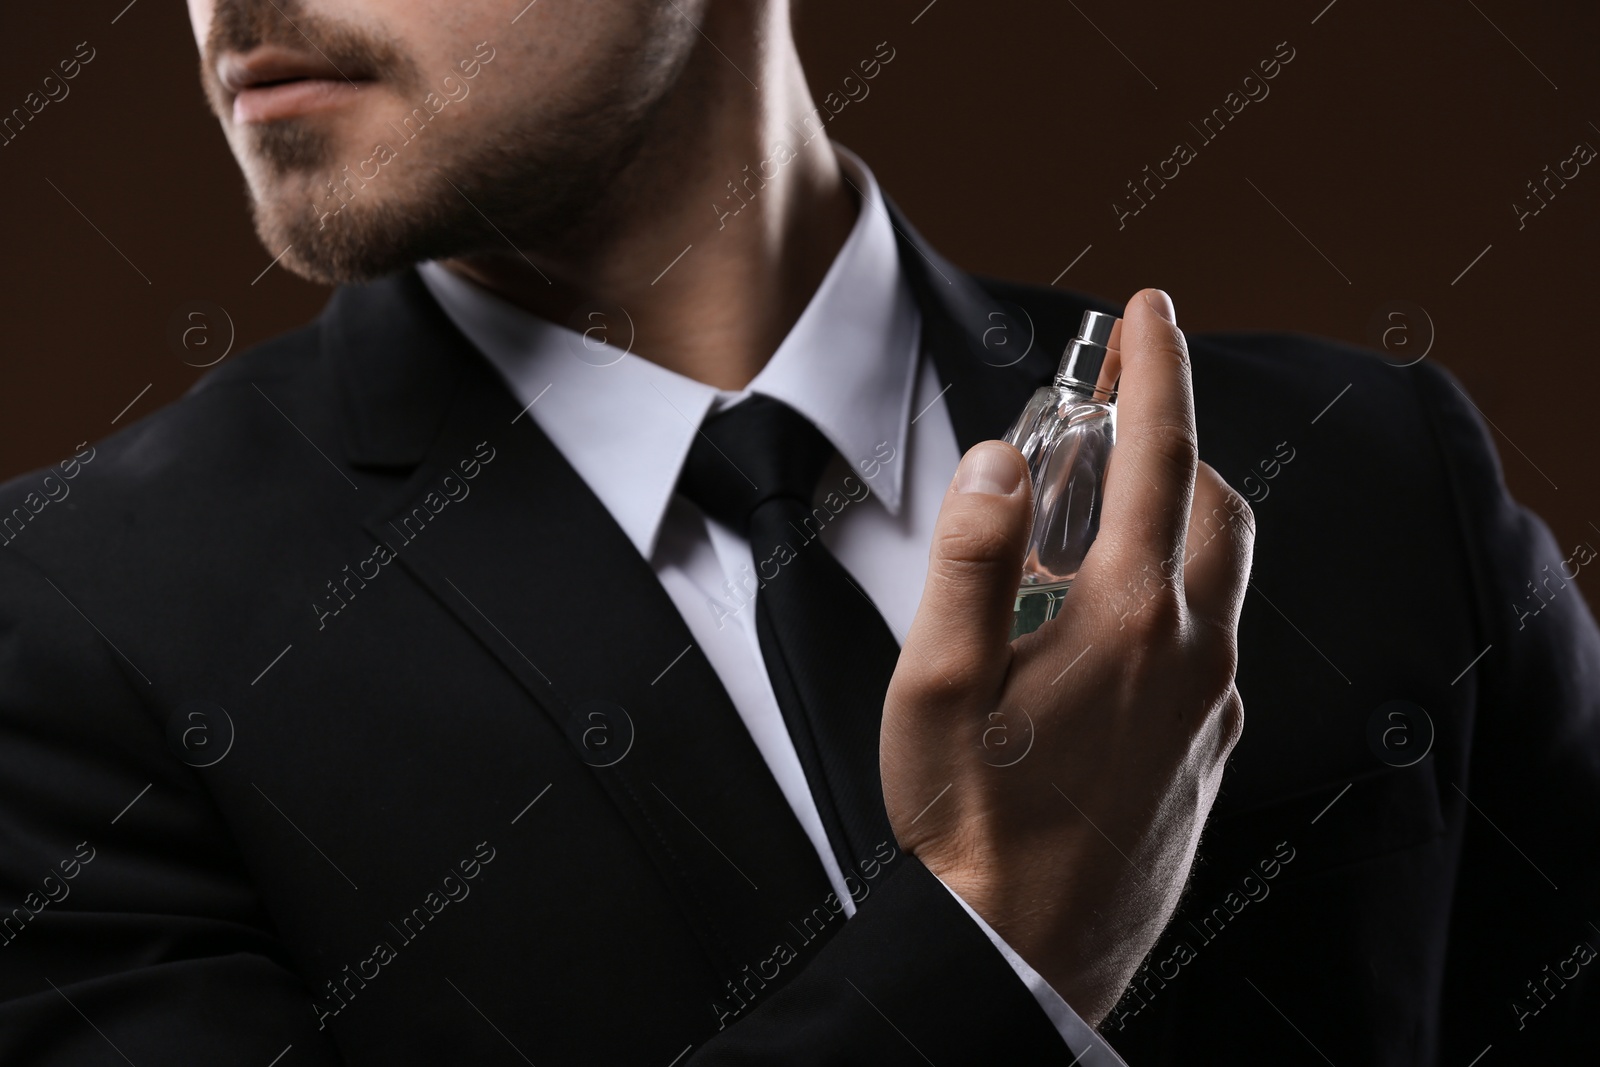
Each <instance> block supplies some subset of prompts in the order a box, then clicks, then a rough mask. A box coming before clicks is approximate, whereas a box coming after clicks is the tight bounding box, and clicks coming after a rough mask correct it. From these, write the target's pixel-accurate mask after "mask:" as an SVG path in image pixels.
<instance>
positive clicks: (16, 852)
mask: <svg viewBox="0 0 1600 1067" xmlns="http://www.w3.org/2000/svg"><path fill="white" fill-rule="evenodd" d="M147 685H148V683H147V682H145V681H144V680H143V677H142V676H141V675H140V673H139V671H138V668H137V667H136V666H135V665H133V664H130V663H128V662H127V661H125V660H123V659H122V658H121V656H120V654H119V653H118V652H117V651H116V650H115V649H114V648H113V647H112V646H111V645H110V644H109V643H108V642H107V640H106V639H105V638H103V637H102V636H101V635H100V634H99V632H97V630H96V629H95V624H94V621H93V620H90V619H88V618H86V617H84V616H83V615H82V614H81V613H79V611H78V610H77V608H76V607H74V606H73V604H72V603H71V602H70V601H69V600H68V598H67V593H66V592H64V591H63V590H61V589H60V588H58V587H57V586H56V585H55V584H54V583H53V582H52V581H51V580H50V579H49V578H48V577H47V576H45V575H44V574H41V573H40V572H38V571H37V570H35V569H34V568H33V567H32V566H31V565H30V564H29V563H28V562H27V561H25V560H24V559H22V558H21V557H20V556H19V555H18V554H17V551H16V550H15V549H14V548H12V547H9V546H7V547H4V548H0V1063H5V1064H14V1065H17V1067H24V1065H30V1067H31V1065H41V1067H42V1065H50V1067H55V1065H60V1067H68V1065H78V1064H85V1063H120V1062H123V1061H128V1062H132V1063H139V1064H144V1063H174V1062H183V1063H259V1064H261V1065H263V1067H265V1065H266V1064H269V1063H271V1062H273V1060H274V1057H276V1056H279V1055H280V1054H281V1053H283V1052H284V1051H285V1049H287V1048H288V1047H289V1046H291V1045H292V1046H293V1049H294V1052H293V1058H292V1062H293V1063H295V1064H296V1065H305V1064H313V1065H319V1067H332V1065H336V1064H338V1063H339V1062H340V1059H339V1056H338V1054H337V1052H336V1051H335V1049H334V1046H333V1043H332V1041H331V1040H330V1039H329V1038H328V1036H327V1035H326V1033H318V1032H317V1029H316V1026H315V1018H314V1015H313V1013H312V1011H311V1008H310V996H309V994H308V993H307V991H306V990H305V989H304V987H303V986H302V985H301V983H300V981H299V980H298V979H297V978H296V977H295V976H294V974H293V973H292V971H291V969H290V968H289V966H288V965H287V962H286V961H285V960H283V959H282V958H281V955H280V950H279V948H278V942H277V939H276V938H275V936H274V934H273V931H272V929H271V924H270V922H269V920H268V919H267V916H266V915H265V914H264V912H263V910H262V908H261V905H260V903H259V900H258V899H257V897H256V894H255V893H254V891H253V890H252V888H251V883H250V880H249V878H248V876H247V873H246V872H245V870H244V868H243V864H242V863H241V861H240V858H239V856H238V854H237V852H236V851H235V849H234V847H233V845H232V843H231V839H230V837H229V834H228V832H227V829H226V827H225V826H224V825H223V823H222V820H221V819H220V818H219V817H218V815H217V813H216V811H215V809H214V808H213V807H212V806H211V804H210V802H209V800H208V798H207V796H206V794H205V793H204V792H203V791H202V790H201V789H200V787H199V783H198V780H197V778H196V777H195V772H194V771H193V770H192V769H191V768H190V767H189V766H188V765H186V764H185V762H184V760H183V759H181V758H180V756H181V754H182V752H183V749H182V748H181V747H176V746H171V745H169V744H168V743H167V741H166V739H165V738H164V736H163V728H162V725H161V724H159V723H157V722H156V721H155V719H154V718H153V717H152V715H151V713H150V711H149V709H148V708H147V706H146V702H145V700H144V697H143V694H142V693H141V690H143V689H144V688H145V687H146V686H147ZM286 1062H291V1061H286Z"/></svg>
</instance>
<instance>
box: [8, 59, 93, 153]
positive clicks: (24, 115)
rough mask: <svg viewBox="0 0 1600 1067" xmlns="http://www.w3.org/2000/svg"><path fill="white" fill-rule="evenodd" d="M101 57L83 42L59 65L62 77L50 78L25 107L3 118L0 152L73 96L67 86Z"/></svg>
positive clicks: (32, 92)
mask: <svg viewBox="0 0 1600 1067" xmlns="http://www.w3.org/2000/svg"><path fill="white" fill-rule="evenodd" d="M85 50H87V54H86V53H85ZM97 54H98V53H97V52H96V51H95V50H94V48H93V47H92V46H90V44H89V42H88V41H79V42H78V46H77V48H75V49H73V52H72V55H71V56H69V57H68V58H66V59H63V60H61V61H60V62H59V63H57V64H56V66H57V67H58V68H59V69H60V71H61V73H60V74H59V75H58V74H56V72H55V71H51V72H50V73H49V74H46V75H45V76H44V78H43V80H42V81H40V83H39V88H38V89H30V90H29V91H28V94H27V95H26V96H24V97H23V98H22V103H21V105H19V106H17V107H14V108H12V109H11V111H10V113H9V114H7V115H5V116H0V148H5V147H6V146H8V145H10V144H11V142H12V141H15V140H16V139H17V138H18V137H21V136H22V131H23V130H25V129H27V128H28V124H29V123H30V122H32V121H33V120H34V119H36V118H38V117H39V115H40V113H41V112H43V111H44V109H45V108H47V107H49V106H50V105H51V104H53V103H54V104H59V103H60V102H61V101H63V100H65V99H66V98H67V96H68V95H69V94H70V93H71V92H72V86H70V85H68V84H67V82H69V81H71V80H72V79H73V78H76V77H77V76H78V75H79V74H81V73H82V72H83V68H84V67H86V66H88V65H89V64H90V63H92V62H93V61H94V57H95V56H96V55H97ZM41 90H42V92H41Z"/></svg>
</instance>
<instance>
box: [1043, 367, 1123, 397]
mask: <svg viewBox="0 0 1600 1067" xmlns="http://www.w3.org/2000/svg"><path fill="white" fill-rule="evenodd" d="M1054 384H1055V387H1056V388H1057V389H1064V390H1066V391H1067V392H1069V393H1071V394H1072V395H1073V396H1075V397H1078V398H1079V399H1081V400H1085V401H1094V402H1096V403H1101V404H1115V403H1116V402H1117V389H1116V386H1115V385H1114V384H1113V385H1112V386H1111V388H1109V389H1105V388H1102V387H1100V386H1098V385H1095V384H1093V383H1090V382H1085V381H1083V380H1082V379H1079V378H1074V377H1072V376H1071V375H1069V374H1067V372H1066V370H1065V369H1062V370H1060V371H1057V372H1056V377H1055V383H1054Z"/></svg>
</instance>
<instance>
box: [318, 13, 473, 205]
mask: <svg viewBox="0 0 1600 1067" xmlns="http://www.w3.org/2000/svg"><path fill="white" fill-rule="evenodd" d="M494 57H495V50H494V46H493V45H491V44H490V43H489V42H488V41H480V42H478V44H477V46H476V47H475V48H474V49H473V50H472V56H471V58H468V59H463V60H460V61H458V62H457V63H456V68H457V69H458V70H460V71H461V78H460V79H458V78H457V77H456V76H455V75H454V74H446V75H445V76H444V77H443V78H442V79H441V80H440V82H439V88H440V89H441V90H442V91H443V93H444V95H443V96H440V95H439V94H438V93H437V92H434V91H433V90H431V89H430V90H429V91H428V95H427V96H425V97H423V98H422V102H421V103H420V104H419V105H418V106H416V107H414V108H412V109H411V111H410V113H409V114H407V115H406V116H405V117H403V118H402V119H401V120H400V121H399V123H398V124H397V123H395V122H394V121H393V120H390V122H389V128H390V129H391V130H393V131H394V132H395V135H396V138H397V139H396V140H395V141H393V142H392V143H391V142H389V141H379V142H378V143H377V144H376V145H374V146H373V149H372V154H371V155H370V156H368V157H367V158H366V159H363V160H362V161H361V162H359V163H357V164H356V165H355V171H354V172H352V171H351V169H350V167H349V165H348V164H347V165H346V166H345V167H344V169H343V171H341V174H342V175H343V177H342V178H338V180H335V179H332V178H330V179H329V180H328V183H327V188H328V191H327V192H326V193H324V194H323V196H322V199H321V200H320V201H318V202H317V203H313V204H312V205H311V213H312V214H313V215H315V216H316V217H317V228H318V229H319V230H322V229H327V227H328V220H329V219H330V218H333V217H335V216H337V215H338V214H339V213H340V212H341V211H343V210H344V209H345V207H346V206H348V205H349V203H350V202H351V201H352V200H354V199H355V198H356V196H357V194H359V193H360V192H361V191H362V190H363V189H365V188H366V187H367V182H370V181H373V180H375V179H376V178H377V177H378V175H380V174H382V173H383V168H384V167H386V166H388V165H389V164H390V163H392V162H394V161H395V160H396V159H399V158H400V151H399V149H401V148H404V147H405V146H406V145H408V144H410V143H411V142H412V141H415V140H416V139H417V138H418V137H421V136H422V135H423V133H425V132H426V131H427V129H428V123H430V122H432V121H433V120H434V119H435V118H436V117H438V116H439V114H440V113H442V112H443V111H444V109H445V108H447V107H449V106H450V105H451V104H452V103H460V102H461V101H463V100H465V99H466V98H467V95H468V94H469V93H471V92H472V86H471V85H469V84H468V82H470V81H471V80H472V79H473V78H476V77H477V76H478V75H479V74H481V73H483V66H484V64H486V63H490V62H492V61H493V60H494ZM462 79H465V80H462ZM396 146H398V147H396ZM330 197H332V198H333V199H334V200H335V201H337V202H338V203H337V206H335V207H325V206H324V205H326V204H327V203H328V200H329V198H330Z"/></svg>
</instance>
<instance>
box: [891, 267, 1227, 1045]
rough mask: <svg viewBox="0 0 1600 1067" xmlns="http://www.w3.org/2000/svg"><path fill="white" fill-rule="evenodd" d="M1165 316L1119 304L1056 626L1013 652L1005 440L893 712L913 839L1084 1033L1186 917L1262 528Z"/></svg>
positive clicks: (908, 654)
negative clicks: (1101, 419) (1084, 547)
mask: <svg viewBox="0 0 1600 1067" xmlns="http://www.w3.org/2000/svg"><path fill="white" fill-rule="evenodd" d="M1172 319H1173V314H1172V304H1171V301H1170V300H1168V299H1167V297H1166V294H1164V293H1162V292H1161V291H1160V290H1157V289H1146V290H1143V291H1141V292H1139V293H1137V294H1135V295H1134V297H1133V299H1132V300H1131V301H1129V302H1128V306H1127V310H1126V311H1125V313H1124V318H1123V322H1122V323H1121V355H1122V368H1123V369H1122V382H1121V397H1122V399H1121V401H1120V405H1119V406H1120V412H1119V415H1118V419H1119V440H1118V442H1117V446H1116V448H1115V450H1114V451H1113V454H1112V459H1111V465H1110V468H1109V470H1108V472H1107V486H1106V501H1105V510H1104V514H1103V517H1102V521H1101V524H1100V533H1099V536H1098V538H1097V539H1096V541H1095V543H1094V545H1093V547H1092V548H1091V549H1090V551H1089V554H1088V557H1087V559H1086V560H1085V561H1084V565H1083V568H1082V570H1081V571H1080V572H1079V574H1078V577H1077V579H1076V581H1074V583H1073V585H1072V588H1071V590H1070V592H1069V593H1068V595H1067V598H1066V602H1065V603H1064V604H1063V605H1062V609H1061V615H1060V617H1059V618H1057V619H1055V620H1054V621H1052V622H1049V623H1046V624H1045V625H1044V626H1043V627H1042V628H1040V629H1039V630H1038V631H1037V632H1035V633H1032V634H1028V635H1026V636H1024V637H1022V638H1019V639H1018V640H1017V641H1015V642H1009V641H1008V640H1007V637H1008V634H1009V632H1010V625H1011V611H1012V602H1013V600H1014V598H1015V596H1016V591H1017V585H1018V582H1019V581H1020V579H1021V566H1022V555H1023V551H1024V549H1025V546H1026V543H1027V536H1028V530H1029V525H1030V522H1031V518H1032V503H1033V501H1032V492H1031V488H1030V486H1029V483H1028V478H1027V471H1026V467H1025V464H1024V462H1023V460H1022V457H1021V455H1020V454H1018V453H1017V451H1016V450H1015V449H1013V448H1011V446H1009V445H1006V444H1003V443H1001V442H998V441H989V442H985V443H983V444H980V445H977V446H976V447H974V448H973V449H972V450H971V451H970V452H968V453H967V455H966V456H965V457H964V458H963V459H962V461H961V466H960V468H959V469H958V470H957V472H956V477H955V480H954V482H953V483H952V485H951V487H950V490H949V492H948V493H947V495H946V497H945V502H944V507H943V510H942V512H941V513H940V516H939V523H938V526H937V528H936V530H935V532H934V539H933V545H932V549H931V552H930V558H929V567H928V578H927V585H926V587H925V589H924V591H923V596H922V604H921V606H920V607H919V608H918V611H917V617H916V620H915V622H914V623H913V624H912V627H911V632H910V634H909V635H908V636H907V639H906V644H905V648H904V649H903V650H902V652H901V655H900V661H899V665H898V666H897V668H896V670H895V674H894V679H893V681H892V682H891V683H890V685H889V693H888V698H887V701H886V703H885V705H884V713H883V743H882V750H881V751H882V754H881V760H882V771H883V789H884V796H885V800H886V802H887V805H888V809H889V818H890V821H891V822H892V824H893V826H894V831H895V836H896V837H897V838H899V841H900V844H901V846H902V847H904V848H905V849H906V850H907V851H909V852H911V853H912V854H914V855H916V856H917V857H918V858H919V859H921V860H922V862H923V863H924V864H926V865H927V867H928V868H929V869H930V870H931V871H933V873H934V874H936V875H938V876H939V878H940V879H942V880H943V881H944V882H945V884H946V885H948V886H949V887H950V888H951V889H953V890H955V892H957V893H959V894H960V895H961V898H962V899H963V900H965V901H966V902H967V903H968V904H969V905H970V906H971V907H972V908H973V909H974V910H975V911H977V912H978V914H980V915H982V916H983V917H984V919H985V921H987V922H988V923H989V925H991V926H992V927H994V929H995V931H996V932H998V933H999V934H1000V936H1001V937H1003V938H1004V939H1005V940H1006V942H1007V943H1008V944H1010V945H1011V946H1012V947H1013V948H1014V949H1016V951H1017V952H1018V953H1019V954H1021V956H1022V957H1023V958H1024V959H1025V960H1027V961H1028V963H1029V964H1030V965H1031V966H1033V968H1034V969H1035V970H1037V971H1038V972H1039V973H1040V974H1041V975H1042V976H1043V977H1044V978H1045V980H1046V981H1048V982H1049V983H1050V984H1051V985H1052V986H1053V987H1054V988H1055V989H1056V991H1057V992H1059V993H1060V994H1061V995H1062V996H1063V997H1064V998H1065V999H1066V1000H1067V1002H1068V1003H1069V1004H1071V1005H1072V1007H1073V1009H1074V1010H1075V1011H1076V1012H1077V1013H1078V1015H1079V1016H1080V1017H1082V1018H1083V1019H1084V1020H1085V1021H1087V1022H1088V1023H1089V1024H1090V1025H1095V1024H1097V1023H1098V1022H1099V1021H1100V1020H1101V1019H1103V1018H1104V1017H1105V1015H1106V1014H1107V1013H1108V1012H1109V1011H1110V1010H1111V1008H1112V1007H1113V1006H1114V1005H1115V1004H1116V1001H1117V998H1118V997H1119V996H1120V995H1121V993H1122V991H1123V989H1124V988H1125V987H1126V985H1127V983H1128V981H1129V980H1130V979H1131V978H1132V976H1133V973H1134V971H1135V969H1136V968H1137V967H1138V965H1139V962H1140V960H1142V959H1143V958H1144V956H1145V954H1146V953H1147V952H1148V951H1149V950H1150V948H1151V947H1152V946H1153V945H1154V943H1155V941H1156V938H1157V936H1158V935H1159V934H1160V932H1161V929H1162V927H1163V926H1165V925H1166V923H1167V921H1168V919H1169V918H1170V917H1171V915H1172V912H1173V910H1174V909H1175V908H1176V906H1177V903H1178V898H1179V895H1180V893H1181V892H1182V890H1183V886H1184V882H1185V879H1186V878H1187V876H1188V872H1189V867H1190V865H1191V863H1192V862H1193V860H1194V853H1195V846H1196V844H1197V843H1198V841H1199V838H1200V831H1201V828H1202V826H1203V825H1204V823H1205V819H1206V815H1207V814H1208V813H1209V811H1210V810H1211V805H1212V802H1213V801H1214V800H1215V799H1216V795H1217V786H1218V782H1219V781H1220V779H1221V776H1222V767H1223V763H1224V761H1225V760H1226V758H1227V756H1228V753H1229V752H1230V751H1231V750H1232V748H1233V746H1234V743H1235V742H1236V741H1237V740H1238V738H1239V733H1240V731H1241V729H1242V728H1243V722H1244V717H1243V704H1242V702H1241V701H1240V698H1239V692H1238V690H1237V689H1236V688H1235V687H1234V682H1233V678H1234V666H1235V663H1236V659H1237V639H1236V632H1235V631H1236V627H1237V624H1238V619H1239V610H1240V607H1241V604H1242V602H1243V599H1244V592H1245V585H1246V581H1247V579H1248V577H1249V573H1250V557H1251V550H1252V545H1253V543H1254V540H1255V529H1254V523H1255V520H1254V517H1253V516H1252V514H1251V512H1250V508H1249V506H1248V505H1246V504H1245V502H1244V500H1243V499H1242V498H1241V497H1240V496H1239V495H1238V494H1237V493H1235V492H1234V491H1233V490H1232V489H1231V488H1229V486H1228V485H1227V483H1226V482H1224V481H1223V480H1222V478H1221V477H1220V476H1219V475H1218V474H1217V473H1216V471H1214V470H1212V469H1211V468H1210V467H1208V466H1207V465H1206V464H1204V463H1200V462H1199V461H1198V453H1197V448H1196V437H1195V423H1194V402H1193V397H1192V389H1191V384H1190V379H1189V362H1188V351H1187V347H1186V345H1185V343H1184V338H1183V334H1182V333H1181V332H1180V331H1179V330H1178V328H1177V326H1176V325H1175V324H1174V323H1173V321H1172ZM997 731H998V732H997ZM1002 737H1003V738H1004V740H1005V745H1004V746H1003V747H1002V746H1000V745H998V744H997V741H998V740H999V739H1000V738H1002ZM1030 742H1031V748H1029V749H1027V754H1026V755H1025V756H1022V757H1021V758H1017V757H1018V754H1019V753H1020V752H1021V751H1023V749H1024V747H1025V746H1027V745H1028V744H1030Z"/></svg>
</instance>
